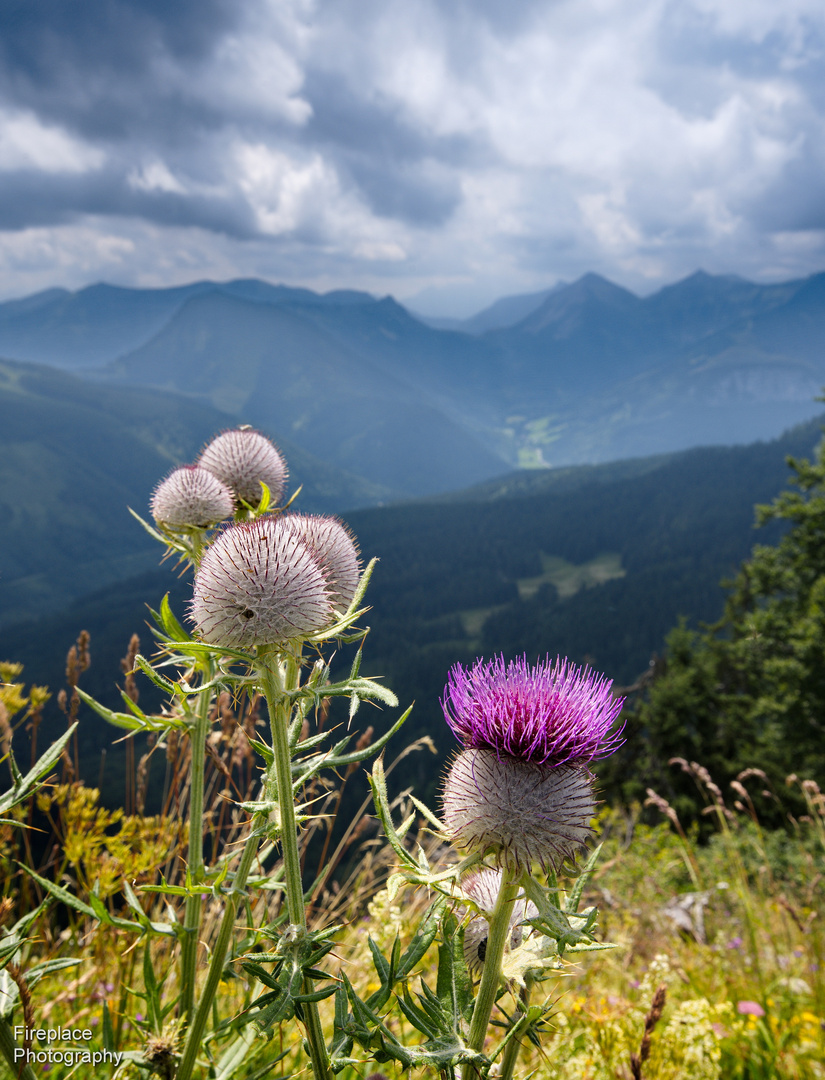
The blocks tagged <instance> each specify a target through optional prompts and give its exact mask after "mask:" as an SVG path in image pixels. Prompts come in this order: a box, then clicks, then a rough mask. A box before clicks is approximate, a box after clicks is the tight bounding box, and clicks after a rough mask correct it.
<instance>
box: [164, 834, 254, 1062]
mask: <svg viewBox="0 0 825 1080" xmlns="http://www.w3.org/2000/svg"><path fill="white" fill-rule="evenodd" d="M259 839H260V833H259V832H258V831H257V830H256V829H254V827H253V831H252V833H251V834H250V836H249V837H248V838H247V841H246V844H245V845H244V849H243V854H242V855H241V861H240V863H239V865H238V869H237V870H236V871H235V878H234V881H233V883H232V890H231V892H230V893H229V895H228V896H227V898H226V907H225V908H224V912H223V918H222V919H221V925H220V929H219V930H218V937H217V940H216V941H215V944H214V946H213V948H212V960H211V962H210V964H209V972H208V974H207V976H206V983H205V985H204V988H203V993H202V994H201V999H200V1002H199V1004H198V1008H197V1011H196V1012H195V1015H194V1016H193V1017H192V1023H191V1024H190V1025H189V1030H188V1031H187V1033H186V1045H185V1047H184V1049H183V1056H182V1057H181V1060H180V1065H178V1071H177V1072H176V1073H175V1080H189V1078H190V1077H191V1075H192V1069H193V1068H194V1066H195V1060H196V1058H197V1056H198V1051H199V1050H200V1044H201V1039H202V1038H203V1033H204V1031H206V1025H207V1023H208V1021H209V1014H210V1012H211V1009H212V1002H213V1001H214V999H215V994H216V992H217V989H218V984H219V983H220V981H221V977H222V976H223V969H224V963H225V961H226V954H227V952H228V951H229V946H230V945H231V943H232V935H233V933H234V930H235V914H236V912H237V908H238V901H239V900H241V899H242V898H243V897H244V896H245V895H246V879H247V878H248V877H249V871H250V870H251V869H252V864H253V862H254V861H255V856H256V855H257V854H258V843H259Z"/></svg>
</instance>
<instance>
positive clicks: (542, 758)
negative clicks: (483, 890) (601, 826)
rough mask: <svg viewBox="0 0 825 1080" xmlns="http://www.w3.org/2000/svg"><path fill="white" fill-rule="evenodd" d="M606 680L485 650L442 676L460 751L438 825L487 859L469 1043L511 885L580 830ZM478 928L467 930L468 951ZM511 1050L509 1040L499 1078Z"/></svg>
mask: <svg viewBox="0 0 825 1080" xmlns="http://www.w3.org/2000/svg"><path fill="white" fill-rule="evenodd" d="M611 685H612V684H611V683H610V681H608V680H606V679H605V678H604V677H603V676H595V675H593V674H592V673H591V671H590V670H589V668H585V669H581V668H575V667H573V666H572V665H571V664H570V663H569V661H567V660H561V659H557V660H556V662H555V664H553V665H552V666H551V664H550V659H549V657H548V658H546V660H545V662H544V663H543V664H542V663H537V664H536V666H535V667H532V668H531V667H528V665H527V661H526V659H525V658H524V657H522V658H521V659H519V660H514V661H511V662H510V663H509V664H507V665H505V663H504V659H503V658H502V657H496V658H495V659H493V660H491V661H489V662H488V663H485V662H484V661H483V660H477V661H476V662H475V664H474V665H473V666H472V667H471V668H470V669H469V670H466V671H465V669H464V668H462V667H461V666H460V665H456V667H454V668H453V669H452V671H451V672H450V675H449V679H448V682H447V686H446V688H445V692H444V698H443V699H442V702H441V704H442V708H443V709H444V716H445V719H446V720H447V723H448V724H449V725H450V727H451V728H452V729H453V731H454V732H455V733H456V734H457V735H458V737H459V738H460V739H461V740H462V742H463V743H464V749H463V750H462V751H461V752H460V753H459V754H458V756H457V757H456V758H455V760H454V761H453V763H452V765H451V767H450V770H449V772H448V774H447V779H446V781H445V784H444V792H443V821H444V824H445V826H446V828H447V831H448V833H449V834H450V837H451V839H452V840H453V842H454V843H455V844H457V845H458V846H459V847H461V848H465V849H468V850H469V851H470V852H471V853H473V854H475V855H478V856H482V857H484V856H486V855H487V854H489V853H492V855H493V857H494V858H495V860H496V862H497V864H498V866H499V873H497V874H496V880H497V882H498V891H497V894H496V898H495V902H494V907H493V909H492V911H491V912H490V915H489V918H487V919H486V922H487V936H486V938H484V939H483V951H484V960H483V970H482V974H481V982H480V984H479V989H478V996H477V998H476V1002H475V1007H474V1009H473V1016H472V1020H471V1023H470V1032H469V1037H468V1045H469V1047H470V1048H471V1049H473V1050H481V1048H482V1046H483V1045H484V1039H485V1036H486V1033H487V1027H488V1024H489V1021H490V1016H491V1014H492V1011H493V1007H494V1005H495V1002H496V998H497V996H498V988H499V983H500V981H501V973H502V962H503V959H504V954H505V952H506V950H507V949H508V948H512V947H513V946H512V933H513V931H512V927H513V923H514V913H515V924H516V925H518V923H519V922H521V921H523V917H520V915H519V913H518V907H519V905H520V904H521V903H522V902H523V901H522V900H520V896H521V895H523V894H522V893H521V889H522V888H524V889H526V890H527V891H528V892H529V888H528V886H530V882H529V878H530V876H531V873H532V870H533V866H534V864H535V863H538V864H539V865H540V866H541V867H542V869H544V870H546V871H552V872H555V870H556V869H557V868H558V867H559V866H560V864H561V863H562V862H564V860H565V859H567V858H570V859H572V858H573V857H574V856H575V854H576V852H577V850H578V849H579V848H580V847H581V846H582V845H583V844H584V842H585V840H586V839H587V837H588V835H589V832H590V820H591V818H592V816H593V812H594V810H595V808H596V802H595V797H594V795H593V776H592V774H591V772H590V770H589V768H588V765H589V764H590V762H591V761H593V760H595V759H596V758H599V757H604V756H605V755H606V754H609V753H611V752H612V751H613V750H615V749H616V747H617V746H618V744H619V741H620V738H621V732H617V733H611V727H612V724H613V722H614V720H615V719H616V718H617V716H618V715H619V712H620V711H621V708H622V705H623V701H622V700H621V699H614V698H613V695H612V694H611V692H610V689H611ZM484 884H485V885H487V884H489V881H487V880H486V879H485V882H484ZM471 925H472V924H471ZM468 929H469V928H468ZM483 931H484V927H483V926H479V927H477V928H476V929H474V930H471V932H470V942H469V949H470V950H471V951H472V949H473V947H475V949H476V955H477V957H478V948H479V945H480V944H481V943H482V939H481V938H479V937H478V935H479V934H481V933H483ZM466 943H467V937H466V933H465V945H466ZM478 958H479V959H480V957H478ZM472 960H473V957H472V955H471V956H470V958H469V960H468V963H470V962H471V961H472ZM517 1052H518V1042H514V1043H513V1045H512V1050H508V1053H507V1060H506V1062H505V1069H504V1074H505V1076H508V1077H509V1076H511V1075H512V1069H513V1066H514V1063H515V1057H516V1054H517Z"/></svg>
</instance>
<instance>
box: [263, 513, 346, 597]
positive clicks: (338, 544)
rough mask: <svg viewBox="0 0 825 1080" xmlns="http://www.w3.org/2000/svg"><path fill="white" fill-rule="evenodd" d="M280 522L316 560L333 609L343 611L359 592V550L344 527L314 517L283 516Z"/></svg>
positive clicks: (334, 520)
mask: <svg viewBox="0 0 825 1080" xmlns="http://www.w3.org/2000/svg"><path fill="white" fill-rule="evenodd" d="M281 521H282V523H283V525H284V527H285V528H289V529H291V530H292V532H294V533H295V535H296V536H300V537H301V539H302V540H305V541H306V542H307V543H308V544H309V546H310V547H311V548H312V549H313V551H314V552H315V554H316V555H317V556H318V560H319V562H320V563H321V566H322V567H323V569H324V572H325V574H326V577H327V583H328V584H329V587H330V590H331V594H332V595H331V599H332V606H333V607H334V608H335V609H336V610H337V611H341V612H343V611H346V610H347V608H348V607H349V606H350V604H351V603H352V598H353V596H355V590H356V589H357V588H358V578H359V571H360V561H359V558H358V548H357V547H356V544H355V541H354V539H353V537H352V536H351V535H350V533H349V531H348V530H347V528H346V526H344V525H343V524H342V523H341V522H340V521H338V520H337V518H334V517H321V516H319V515H316V514H309V515H304V514H285V515H284V516H283V517H282V518H281Z"/></svg>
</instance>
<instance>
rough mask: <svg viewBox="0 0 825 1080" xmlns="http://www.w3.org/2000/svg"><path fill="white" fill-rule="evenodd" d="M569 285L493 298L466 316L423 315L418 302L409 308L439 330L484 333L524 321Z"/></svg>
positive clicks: (560, 284) (564, 284)
mask: <svg viewBox="0 0 825 1080" xmlns="http://www.w3.org/2000/svg"><path fill="white" fill-rule="evenodd" d="M566 285H567V282H565V281H562V282H559V283H558V284H557V285H554V286H553V287H552V288H550V289H542V290H541V291H540V292H534V293H517V294H515V295H513V296H502V297H501V299H499V300H495V301H493V303H492V304H489V305H488V306H487V307H486V308H483V309H482V310H481V311H478V312H476V314H475V315H471V316H470V317H469V318H467V319H451V318H447V317H441V316H430V315H421V314H420V313H419V312H417V311H416V310H415V305H413V306H412V307H411V308H409V310H410V312H411V313H412V314H413V315H414V316H415V318H416V319H418V320H419V321H420V322H423V323H425V324H426V325H427V326H432V327H433V328H434V329H436V330H460V331H461V332H462V333H464V334H483V333H484V332H485V331H487V330H500V329H502V328H503V327H505V326H514V325H515V324H516V323H518V322H521V320H522V319H525V318H526V317H527V316H528V315H529V314H530V313H531V312H532V311H535V310H536V308H538V307H540V306H541V305H542V304H543V303H544V301H545V300H546V299H547V297H548V296H551V295H552V294H553V293H554V292H558V291H559V289H563V288H565V287H566Z"/></svg>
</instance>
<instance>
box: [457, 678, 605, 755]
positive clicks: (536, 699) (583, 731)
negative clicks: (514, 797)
mask: <svg viewBox="0 0 825 1080" xmlns="http://www.w3.org/2000/svg"><path fill="white" fill-rule="evenodd" d="M612 685H613V684H612V681H611V680H609V679H606V678H605V677H604V676H603V675H597V674H595V673H594V672H592V671H591V670H590V668H577V667H575V666H574V665H573V664H571V663H570V661H569V660H566V659H561V658H557V659H556V661H555V663H553V664H551V662H550V658H549V656H548V657H546V659H545V661H544V663H541V662H539V663H537V664H536V665H535V667H530V666H528V664H527V659H526V657H523V656H522V657H519V658H518V659H516V660H512V661H511V662H510V663H509V664H507V665H505V663H504V658H503V657H501V656H497V657H495V658H494V659H493V660H490V661H488V662H487V663H485V662H484V660H476V662H475V663H474V664H473V666H472V667H471V668H470V669H469V670H465V669H464V668H463V667H462V666H461V665H460V664H456V665H455V667H454V668H452V670H451V671H450V674H449V677H448V682H447V686H446V687H445V691H444V697H443V699H442V702H441V705H442V708H443V710H444V716H445V719H446V720H447V723H448V724H449V725H450V727H451V728H452V729H453V731H454V732H455V734H456V735H457V736H458V737H459V738H460V739H461V740H462V741H463V743H464V745H465V746H466V747H468V748H470V747H472V748H475V749H482V748H487V749H490V750H495V752H496V754H498V755H499V756H500V755H501V754H506V755H509V756H510V757H514V758H518V759H520V760H522V761H532V762H536V763H537V764H540V765H546V766H549V767H551V768H552V767H556V766H558V765H564V764H584V763H586V762H589V761H593V760H594V759H595V758H602V757H606V756H607V755H608V754H611V753H613V751H614V750H616V749H617V748H618V747H619V746H620V745H621V743H622V741H623V740H622V738H621V730H619V731H617V732H612V733H611V732H610V728H611V727H612V725H613V723H614V721H615V720H616V718H617V717H618V715H619V713H620V712H621V710H622V705H623V704H624V699H623V698H616V697H614V696H613V694H612V693H611V686H612Z"/></svg>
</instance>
